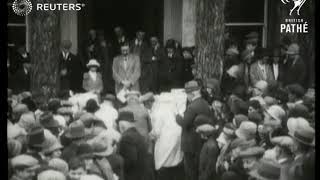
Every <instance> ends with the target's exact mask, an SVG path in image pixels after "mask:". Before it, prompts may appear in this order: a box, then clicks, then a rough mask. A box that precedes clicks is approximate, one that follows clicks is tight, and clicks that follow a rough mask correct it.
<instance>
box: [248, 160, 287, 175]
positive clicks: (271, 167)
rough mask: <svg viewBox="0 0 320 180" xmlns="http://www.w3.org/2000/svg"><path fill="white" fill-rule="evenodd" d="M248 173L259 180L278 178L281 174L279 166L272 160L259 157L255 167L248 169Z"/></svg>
mask: <svg viewBox="0 0 320 180" xmlns="http://www.w3.org/2000/svg"><path fill="white" fill-rule="evenodd" d="M249 174H250V176H252V177H255V178H258V179H261V180H278V179H279V178H280V175H281V166H280V164H279V163H277V162H275V161H273V160H268V159H261V160H260V161H259V163H258V165H257V168H255V169H253V170H252V171H250V172H249Z"/></svg>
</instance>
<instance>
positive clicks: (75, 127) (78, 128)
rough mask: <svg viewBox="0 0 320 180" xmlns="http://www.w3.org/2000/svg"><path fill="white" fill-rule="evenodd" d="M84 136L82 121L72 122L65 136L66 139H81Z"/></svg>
mask: <svg viewBox="0 0 320 180" xmlns="http://www.w3.org/2000/svg"><path fill="white" fill-rule="evenodd" d="M85 135H86V133H85V127H84V125H83V123H82V121H79V120H78V121H74V122H72V123H71V124H70V125H69V128H68V130H67V132H66V134H65V136H66V137H67V138H70V139H74V138H83V137H84V136H85Z"/></svg>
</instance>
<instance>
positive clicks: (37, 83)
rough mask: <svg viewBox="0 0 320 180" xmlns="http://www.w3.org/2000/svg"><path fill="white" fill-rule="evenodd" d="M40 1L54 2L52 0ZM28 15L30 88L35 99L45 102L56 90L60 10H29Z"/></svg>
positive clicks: (44, 1)
mask: <svg viewBox="0 0 320 180" xmlns="http://www.w3.org/2000/svg"><path fill="white" fill-rule="evenodd" d="M34 2H35V1H33V3H34ZM41 2H43V3H56V1H55V0H42V1H41ZM28 18H30V19H29V25H28V33H29V38H30V39H29V40H30V54H31V63H32V70H31V91H32V93H33V94H34V95H35V96H34V97H35V98H36V100H39V101H43V100H44V101H45V100H48V99H49V98H50V97H53V96H54V95H55V94H56V92H57V90H58V87H57V85H58V82H57V81H58V78H57V77H58V72H57V70H58V56H59V51H60V50H59V49H60V38H61V37H60V31H61V29H60V11H37V12H36V13H30V15H29V17H28Z"/></svg>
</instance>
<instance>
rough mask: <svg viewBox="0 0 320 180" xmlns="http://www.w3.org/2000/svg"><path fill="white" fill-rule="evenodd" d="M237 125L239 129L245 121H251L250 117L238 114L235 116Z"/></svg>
mask: <svg viewBox="0 0 320 180" xmlns="http://www.w3.org/2000/svg"><path fill="white" fill-rule="evenodd" d="M234 121H235V125H236V126H237V127H238V126H240V124H241V123H242V122H244V121H249V119H248V117H247V116H246V115H243V114H237V115H235V116H234Z"/></svg>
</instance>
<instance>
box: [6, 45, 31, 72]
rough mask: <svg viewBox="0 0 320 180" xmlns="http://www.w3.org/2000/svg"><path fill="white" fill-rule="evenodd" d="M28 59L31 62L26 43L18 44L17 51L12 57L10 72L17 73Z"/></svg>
mask: <svg viewBox="0 0 320 180" xmlns="http://www.w3.org/2000/svg"><path fill="white" fill-rule="evenodd" d="M26 61H29V62H30V54H29V53H28V52H27V50H26V46H25V45H24V44H22V45H18V47H17V51H16V52H14V53H13V54H12V56H11V57H10V67H9V71H10V73H11V74H15V73H16V72H17V71H18V70H19V69H21V68H23V67H22V64H23V62H26Z"/></svg>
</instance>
